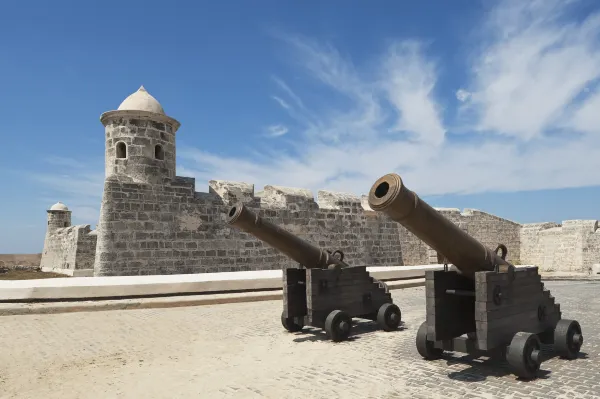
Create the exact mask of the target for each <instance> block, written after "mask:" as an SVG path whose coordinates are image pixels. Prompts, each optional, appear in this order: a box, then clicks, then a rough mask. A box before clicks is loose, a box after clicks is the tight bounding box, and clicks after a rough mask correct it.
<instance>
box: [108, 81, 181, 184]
mask: <svg viewBox="0 0 600 399" xmlns="http://www.w3.org/2000/svg"><path fill="white" fill-rule="evenodd" d="M100 121H101V122H102V124H103V125H104V127H105V132H106V150H105V177H106V178H108V177H110V176H113V175H124V176H127V177H129V178H131V179H132V180H133V181H135V182H138V183H149V184H163V183H164V182H165V181H167V180H172V179H174V178H175V173H176V165H175V132H177V130H178V129H179V126H180V124H179V122H178V121H176V120H175V119H173V118H171V117H169V116H167V115H166V114H165V111H164V110H163V107H162V105H160V103H159V102H158V101H157V100H156V98H154V97H153V96H151V95H150V93H148V92H147V91H146V89H145V88H144V86H141V87H140V88H139V89H138V91H136V92H135V93H133V94H131V95H130V96H129V97H127V98H126V99H125V100H124V101H123V102H122V103H121V105H119V107H118V109H117V110H116V111H108V112H105V113H103V114H102V116H101V117H100Z"/></svg>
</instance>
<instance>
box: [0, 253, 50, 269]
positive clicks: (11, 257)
mask: <svg viewBox="0 0 600 399" xmlns="http://www.w3.org/2000/svg"><path fill="white" fill-rule="evenodd" d="M41 259H42V254H41V253H39V254H0V269H1V268H7V269H14V268H15V267H17V266H18V267H22V268H28V269H36V268H38V267H40V261H41Z"/></svg>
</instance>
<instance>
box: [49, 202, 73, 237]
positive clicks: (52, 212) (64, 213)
mask: <svg viewBox="0 0 600 399" xmlns="http://www.w3.org/2000/svg"><path fill="white" fill-rule="evenodd" d="M46 212H48V228H47V232H48V233H50V232H52V231H54V230H56V229H59V228H62V227H70V226H71V211H70V210H69V208H68V207H67V206H66V205H65V204H63V203H62V202H60V201H59V202H57V203H56V204H54V205H52V206H51V207H50V209H48V210H47V211H46Z"/></svg>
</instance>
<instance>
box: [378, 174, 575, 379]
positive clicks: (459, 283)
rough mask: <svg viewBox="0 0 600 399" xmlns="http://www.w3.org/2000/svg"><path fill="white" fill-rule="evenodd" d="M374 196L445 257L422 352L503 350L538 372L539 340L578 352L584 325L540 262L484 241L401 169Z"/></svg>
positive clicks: (432, 284) (434, 355) (434, 281)
mask: <svg viewBox="0 0 600 399" xmlns="http://www.w3.org/2000/svg"><path fill="white" fill-rule="evenodd" d="M368 202H369V206H370V207H371V209H373V210H374V211H376V212H383V213H384V214H386V215H387V216H388V217H389V218H390V219H392V220H393V221H395V222H397V223H400V224H401V225H402V226H404V227H405V228H406V229H407V230H408V231H409V232H410V233H412V234H414V235H415V236H416V237H417V238H419V239H420V240H421V241H423V242H424V243H425V244H427V245H429V246H430V247H431V248H432V249H434V250H435V251H437V252H438V253H439V254H441V255H443V256H444V258H445V261H444V267H443V270H436V271H427V272H426V276H425V292H426V309H427V313H426V320H425V321H424V322H423V323H422V324H421V326H420V327H419V329H418V331H417V336H416V346H417V351H418V353H419V354H420V355H421V356H422V357H423V358H425V359H427V360H433V359H438V358H440V357H441V356H442V355H443V352H444V351H450V352H462V353H468V354H470V355H474V356H489V357H496V356H502V357H503V358H504V359H505V360H506V361H507V362H508V364H509V366H510V368H511V370H512V372H513V374H515V375H516V376H517V377H520V378H523V379H532V378H535V377H536V376H537V374H538V371H539V369H540V365H541V363H542V362H543V361H544V360H545V359H544V354H543V351H542V346H541V344H545V345H553V349H554V351H555V353H557V354H558V355H559V356H560V357H562V358H567V359H575V358H577V357H578V353H579V351H580V349H581V346H582V344H583V334H582V331H581V326H580V325H579V323H578V322H577V321H575V320H566V319H563V318H561V311H560V305H559V304H558V303H556V301H555V298H554V297H553V296H552V295H551V294H550V291H549V290H548V289H546V288H544V283H542V281H541V276H540V275H539V273H538V268H537V267H519V268H516V267H515V266H514V265H512V264H511V263H510V262H508V261H507V260H506V255H507V253H508V251H507V248H506V246H505V245H503V244H500V245H498V247H497V248H496V250H491V249H490V248H489V247H486V246H484V245H483V244H481V243H480V242H479V241H477V240H476V239H475V238H473V237H472V236H471V235H469V234H468V233H467V232H465V231H463V230H462V229H461V228H460V227H459V226H458V225H456V224H455V223H453V222H452V221H450V220H449V219H447V218H445V217H444V216H443V215H442V214H441V213H440V212H438V211H437V210H435V209H434V208H432V207H431V206H429V205H428V204H427V203H426V202H424V201H423V200H422V199H420V198H419V197H418V196H417V194H415V193H414V192H413V191H410V190H409V189H408V188H406V186H405V185H404V184H403V181H402V179H401V177H400V176H399V175H397V174H394V173H391V174H387V175H385V176H383V177H381V178H379V179H378V180H377V181H376V182H375V184H373V186H372V187H371V189H370V191H369V198H368ZM449 265H450V267H449Z"/></svg>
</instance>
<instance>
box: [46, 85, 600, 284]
mask: <svg viewBox="0 0 600 399" xmlns="http://www.w3.org/2000/svg"><path fill="white" fill-rule="evenodd" d="M100 121H101V122H102V124H103V125H104V127H105V139H106V141H105V142H106V145H105V162H106V163H105V182H104V192H103V196H102V204H101V209H100V220H99V223H98V226H97V229H96V230H91V229H90V225H77V226H73V225H71V211H69V209H68V208H67V206H66V205H64V204H62V203H60V202H59V203H57V204H55V205H53V206H52V207H51V208H50V209H49V210H48V211H47V212H48V227H47V232H46V237H45V242H44V249H43V252H42V260H41V265H40V266H41V268H42V270H44V271H54V272H58V273H63V274H67V275H73V276H118V275H153V274H187V273H207V272H208V273H210V272H229V271H243V270H269V269H270V270H272V269H279V268H286V267H295V266H296V265H295V264H294V263H293V262H292V261H290V260H289V259H288V258H287V257H285V256H284V255H281V254H279V252H277V251H276V250H275V249H273V248H270V247H269V246H268V245H266V244H263V243H262V242H260V241H258V240H256V239H254V238H253V237H251V236H249V235H247V234H245V233H243V232H240V231H238V230H237V229H232V228H230V227H229V226H227V225H226V224H225V216H226V212H227V210H228V209H229V207H230V206H231V205H233V204H234V203H235V202H237V201H243V202H245V203H246V204H248V206H250V207H251V209H253V210H254V211H255V212H257V213H258V214H259V215H260V216H262V217H265V218H268V219H269V220H271V221H273V222H274V223H277V224H279V225H280V226H282V227H283V228H285V229H287V230H289V231H290V232H292V233H294V234H297V235H299V236H301V237H303V238H305V239H306V240H308V241H310V242H311V243H313V244H315V245H318V246H320V247H322V248H325V249H330V250H332V251H333V250H337V249H339V250H342V251H343V252H344V254H345V260H346V261H347V262H349V263H350V264H353V265H359V264H363V265H369V266H399V265H424V264H435V263H441V262H442V261H443V260H442V258H441V256H439V254H437V253H436V252H435V251H434V250H432V249H431V248H429V247H428V246H427V245H426V244H424V243H423V242H422V241H420V240H419V239H417V238H416V237H415V236H413V235H412V234H411V233H409V232H408V231H407V230H405V229H404V228H403V227H402V226H400V225H399V224H397V223H395V222H392V221H390V220H388V219H387V218H386V217H385V216H382V215H379V214H377V213H375V212H373V211H372V210H371V209H370V208H369V206H368V204H367V201H366V195H365V196H362V198H361V197H357V196H353V195H348V194H342V193H334V192H329V191H319V192H318V195H317V200H316V201H315V199H314V197H313V195H312V194H311V192H310V191H309V190H305V189H298V188H288V187H280V186H270V185H269V186H266V187H265V188H264V191H262V192H258V193H255V191H254V186H253V185H252V184H248V183H238V182H229V181H216V180H212V181H210V182H209V187H208V188H209V190H208V192H197V191H196V185H195V179H193V178H189V177H180V176H176V173H175V171H176V140H175V134H176V132H177V130H178V129H179V127H180V123H179V122H178V121H177V120H175V119H173V118H171V117H169V116H167V115H166V114H165V112H164V110H163V108H162V106H161V105H160V103H159V102H158V101H157V100H156V99H155V98H154V97H152V96H151V95H150V94H149V93H148V92H147V91H146V90H145V89H144V88H143V87H140V89H139V90H138V91H137V92H135V93H133V94H131V95H130V96H129V97H127V98H126V99H125V100H124V101H123V102H122V103H121V105H120V106H119V107H118V109H117V110H115V111H109V112H105V113H104V114H102V116H101V117H100ZM438 211H440V212H442V213H443V214H444V215H446V216H447V217H448V218H449V219H451V220H452V221H453V222H454V223H457V224H458V225H459V226H460V227H461V228H462V229H464V230H465V231H466V232H468V233H469V234H471V235H472V236H474V237H475V238H476V239H478V240H479V241H481V242H482V243H483V244H485V245H487V246H489V247H490V248H491V249H494V248H496V246H497V245H498V244H499V243H503V244H505V245H506V246H507V248H508V257H507V259H508V260H510V261H511V262H513V263H515V264H529V265H536V266H539V267H540V270H542V271H565V272H587V271H588V270H589V269H590V268H591V266H592V264H594V263H599V262H600V230H599V229H598V221H597V220H569V221H565V222H563V223H562V225H561V224H557V223H535V224H519V223H515V222H513V221H509V220H506V219H503V218H500V217H497V216H494V215H491V214H488V213H485V212H481V211H478V210H471V209H469V210H465V211H464V212H460V210H458V209H440V208H438Z"/></svg>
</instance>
